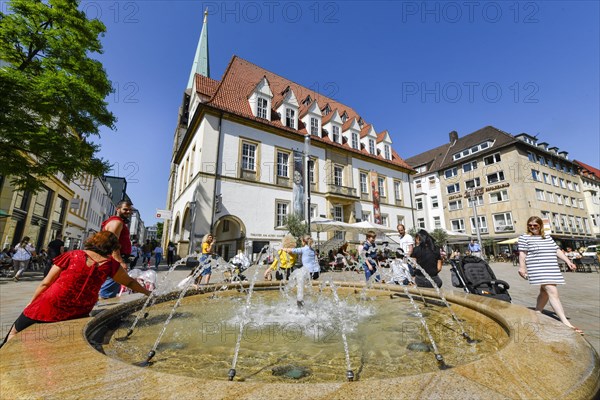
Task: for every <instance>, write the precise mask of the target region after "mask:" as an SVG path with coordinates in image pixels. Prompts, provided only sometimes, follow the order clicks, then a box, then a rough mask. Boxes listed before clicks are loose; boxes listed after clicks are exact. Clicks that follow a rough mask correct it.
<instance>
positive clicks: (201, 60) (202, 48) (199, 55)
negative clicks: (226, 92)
mask: <svg viewBox="0 0 600 400" xmlns="http://www.w3.org/2000/svg"><path fill="white" fill-rule="evenodd" d="M207 21H208V9H206V10H205V11H204V22H203V23H202V32H200V39H198V47H197V48H196V55H195V56H194V63H193V64H192V70H191V71H190V79H189V80H188V84H187V89H191V88H192V87H193V86H194V76H195V75H196V74H197V73H198V74H200V75H204V76H206V77H208V78H210V67H209V64H208V24H207Z"/></svg>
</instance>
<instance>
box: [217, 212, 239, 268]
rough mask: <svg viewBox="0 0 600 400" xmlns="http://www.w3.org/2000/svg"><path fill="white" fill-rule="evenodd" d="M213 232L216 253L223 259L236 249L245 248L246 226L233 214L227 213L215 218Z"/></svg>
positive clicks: (233, 253)
mask: <svg viewBox="0 0 600 400" xmlns="http://www.w3.org/2000/svg"><path fill="white" fill-rule="evenodd" d="M213 234H214V235H215V236H216V238H217V253H218V254H219V255H220V256H221V257H223V258H224V259H225V260H229V259H230V258H232V257H233V256H235V255H236V254H237V252H238V250H242V251H245V250H246V249H245V245H244V242H245V239H246V226H245V225H244V223H243V222H242V220H241V219H239V218H238V217H236V216H234V215H227V216H225V217H222V218H220V219H219V220H217V222H216V223H215V228H214V232H213Z"/></svg>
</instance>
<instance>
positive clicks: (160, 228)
mask: <svg viewBox="0 0 600 400" xmlns="http://www.w3.org/2000/svg"><path fill="white" fill-rule="evenodd" d="M164 226H165V224H164V222H157V223H156V238H157V239H158V240H159V241H161V240H162V235H163V227H164Z"/></svg>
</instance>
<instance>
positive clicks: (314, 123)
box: [310, 117, 319, 136]
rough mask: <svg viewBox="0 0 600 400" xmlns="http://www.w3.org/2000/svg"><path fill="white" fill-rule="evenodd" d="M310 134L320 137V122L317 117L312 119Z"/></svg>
mask: <svg viewBox="0 0 600 400" xmlns="http://www.w3.org/2000/svg"><path fill="white" fill-rule="evenodd" d="M310 134H311V135H315V136H318V135H319V120H318V119H317V118H315V117H311V118H310Z"/></svg>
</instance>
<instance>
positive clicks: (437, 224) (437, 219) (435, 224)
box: [433, 217, 442, 229]
mask: <svg viewBox="0 0 600 400" xmlns="http://www.w3.org/2000/svg"><path fill="white" fill-rule="evenodd" d="M433 227H434V228H435V229H439V228H441V227H442V221H441V220H440V217H433Z"/></svg>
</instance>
